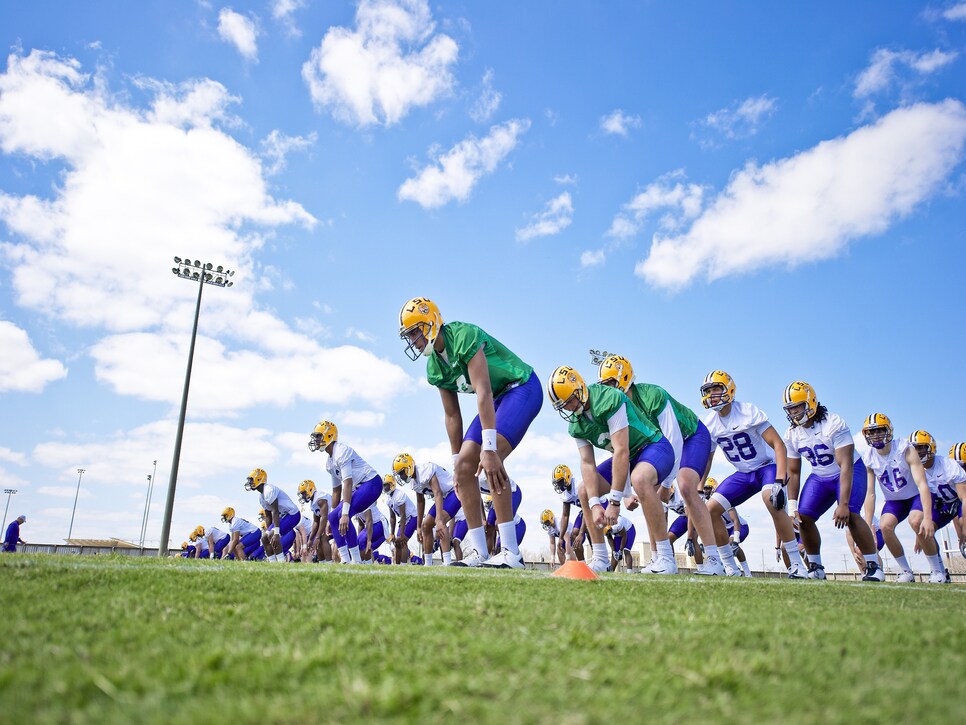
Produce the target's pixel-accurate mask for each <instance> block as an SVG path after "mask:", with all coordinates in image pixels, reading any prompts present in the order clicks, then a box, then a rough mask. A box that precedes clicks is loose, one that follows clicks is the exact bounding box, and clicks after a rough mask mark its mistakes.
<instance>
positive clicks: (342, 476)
mask: <svg viewBox="0 0 966 725" xmlns="http://www.w3.org/2000/svg"><path fill="white" fill-rule="evenodd" d="M325 470H326V471H328V472H329V475H331V476H332V490H335V488H336V486H341V485H342V482H343V481H348V480H349V479H350V478H351V479H352V490H353V491H354V490H355V489H357V488H358V487H359V486H361V485H362V484H363V483H365V482H366V481H368V480H369V479H371V478H373V477H374V476H378V475H379V474H378V473H376V471H375V469H374V468H373V467H372V466H370V465H369V464H368V463H366V462H365V460H363V458H362V456H360V455H359V454H358V453H356V452H355V450H354V449H353V448H351V447H349V446H347V445H346V444H345V443H340V442H339V441H336V442H335V444H334V445H333V446H332V455H331V456H329V459H328V460H327V461H326V462H325Z"/></svg>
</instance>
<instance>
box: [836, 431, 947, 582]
mask: <svg viewBox="0 0 966 725" xmlns="http://www.w3.org/2000/svg"><path fill="white" fill-rule="evenodd" d="M862 435H863V437H864V438H865V441H866V443H868V444H869V446H870V448H869V450H868V451H866V452H865V454H864V455H863V456H862V461H863V462H864V463H865V468H866V477H867V486H868V490H867V491H866V494H865V495H866V502H867V506H868V507H869V508H870V509H874V508H875V483H876V481H877V480H878V482H879V487H880V488H881V489H882V497H883V498H884V499H885V503H884V504H883V505H882V511H880V512H879V528H880V530H881V531H882V538H883V539H885V543H886V546H887V547H889V551H890V552H891V553H892V556H893V558H895V560H896V564H898V565H899V567H900V568H901V569H902V571H901V572H900V573H899V575H898V577H896V581H897V582H903V583H908V582H914V581H915V580H916V575H915V574H913V573H912V567H910V566H909V561H908V560H907V559H906V552H905V550H904V549H903V548H902V544H901V543H900V541H899V538H898V537H897V536H896V526H898V524H899V523H900V522H901V521H904V520H905V519H906V518H907V517H908V519H909V525H910V526H911V527H912V530H913V531H914V532H915V534H916V538H917V540H918V543H919V546H921V547H922V551H923V553H924V554H925V555H926V557H927V558H928V559H929V566H930V568H931V569H932V572H933V573H932V574H931V575H930V577H929V581H931V582H932V581H934V579H935V583H942V582H944V581H945V580H946V572H945V568H944V567H943V565H942V560H941V559H940V558H939V551H938V549H937V547H936V541H935V539H934V538H933V536H934V534H935V533H936V525H935V523H933V518H932V496H930V495H929V484H928V483H926V472H925V470H924V469H923V467H922V461H920V460H919V455H918V454H917V453H916V449H915V447H913V445H912V444H911V443H910V442H909V441H907V440H906V439H904V438H901V439H899V440H894V439H893V437H892V421H891V420H889V418H888V416H886V415H884V414H882V413H872V415H870V416H869V417H867V418H866V419H865V422H864V423H863V424H862ZM853 536H854V532H853ZM935 562H938V568H937V566H936V563H935Z"/></svg>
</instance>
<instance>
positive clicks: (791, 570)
mask: <svg viewBox="0 0 966 725" xmlns="http://www.w3.org/2000/svg"><path fill="white" fill-rule="evenodd" d="M788 578H789V579H809V578H810V577H809V576H808V569H806V568H805V564H804V562H803V563H801V564H799V563H797V562H796V563H795V564H792V565H791V566H790V567H788Z"/></svg>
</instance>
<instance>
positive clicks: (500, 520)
mask: <svg viewBox="0 0 966 725" xmlns="http://www.w3.org/2000/svg"><path fill="white" fill-rule="evenodd" d="M399 336H400V337H401V338H402V339H403V340H404V341H405V342H406V354H407V356H408V357H409V358H410V359H411V360H416V359H418V358H419V356H420V355H424V356H426V358H427V359H426V377H427V379H428V381H429V383H430V385H433V386H435V387H437V388H438V389H439V394H440V398H441V399H442V403H443V411H444V415H445V420H446V433H447V435H448V437H449V442H450V449H451V451H452V453H453V455H454V457H455V458H454V474H455V479H456V490H457V493H458V494H459V498H460V501H461V502H462V505H463V510H464V512H465V514H466V523H467V525H468V527H469V528H468V530H467V534H466V538H467V540H466V542H464V546H463V553H464V557H463V561H462V562H460V564H462V565H463V566H481V565H483V564H484V563H485V564H486V566H490V567H496V568H513V569H522V568H523V558H522V557H521V556H520V549H519V546H518V544H517V541H516V528H515V526H514V523H513V511H512V501H511V491H510V480H509V477H508V476H507V472H506V468H505V467H504V461H505V460H506V458H507V456H509V455H510V453H512V452H513V450H514V449H515V448H516V447H517V446H518V445H519V444H520V441H521V440H523V436H524V434H525V433H526V431H527V428H529V427H530V424H531V423H532V422H533V420H534V418H536V417H537V413H539V412H540V406H541V404H542V403H543V396H542V393H541V391H540V381H539V380H538V379H537V376H536V374H535V373H534V372H533V368H532V367H530V366H529V365H527V364H526V363H525V362H523V361H522V360H521V359H520V358H519V357H517V356H516V355H515V354H514V353H513V352H511V351H510V350H509V349H507V348H506V346H504V345H503V344H502V343H500V342H499V341H498V340H497V339H496V338H494V337H492V336H491V335H488V334H487V333H486V332H485V331H483V330H482V329H480V328H479V327H477V326H476V325H471V324H469V323H466V322H447V323H445V324H444V323H443V318H442V315H441V314H440V312H439V308H438V307H437V306H436V304H435V303H434V302H432V301H431V300H428V299H426V298H423V297H416V298H414V299H411V300H409V301H408V302H407V303H406V304H404V305H403V307H402V309H401V310H400V311H399ZM458 393H470V394H475V395H476V396H477V408H478V411H479V412H478V415H477V416H476V418H474V419H473V422H472V423H470V425H469V426H468V427H467V428H466V431H465V432H464V430H463V417H462V414H461V412H460V406H459V400H458V399H457V394H458ZM480 472H483V473H485V474H486V477H487V479H488V480H489V481H490V484H491V490H492V493H493V505H494V508H495V509H496V520H497V527H498V528H499V530H500V538H501V540H502V544H503V549H505V551H500V552H499V553H497V554H495V555H494V556H492V557H490V559H488V560H486V561H485V562H484V553H485V552H486V535H485V533H484V530H483V520H482V507H481V506H480V489H479V485H478V482H477V480H476V476H477V475H478V474H479V473H480Z"/></svg>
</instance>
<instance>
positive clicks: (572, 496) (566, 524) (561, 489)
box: [550, 463, 587, 561]
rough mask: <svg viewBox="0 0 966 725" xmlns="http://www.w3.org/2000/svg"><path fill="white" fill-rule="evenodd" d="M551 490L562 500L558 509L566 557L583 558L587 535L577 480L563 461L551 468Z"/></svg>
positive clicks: (581, 559) (580, 559) (579, 559)
mask: <svg viewBox="0 0 966 725" xmlns="http://www.w3.org/2000/svg"><path fill="white" fill-rule="evenodd" d="M550 483H551V485H552V486H553V490H554V491H556V492H557V495H558V496H560V500H561V501H563V507H562V508H561V510H560V533H561V535H562V539H563V547H564V552H565V554H566V556H567V558H568V559H577V560H578V561H583V560H584V539H585V538H586V537H587V533H586V532H587V529H586V526H585V525H584V517H583V515H582V514H581V511H580V497H579V496H578V495H577V488H578V486H579V485H580V483H579V481H577V480H575V479H574V477H573V474H572V473H571V472H570V467H569V466H566V465H564V464H563V463H561V464H559V465H557V466H555V467H554V469H553V473H552V474H551V477H550ZM574 506H576V507H577V513H576V515H575V516H571V513H572V512H571V508H572V507H574Z"/></svg>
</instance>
